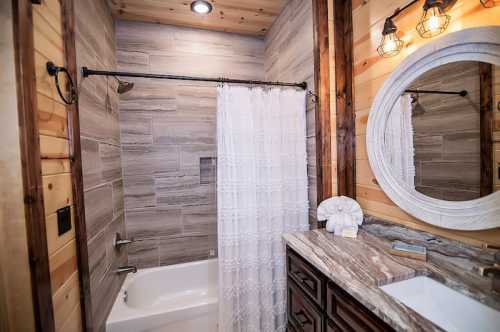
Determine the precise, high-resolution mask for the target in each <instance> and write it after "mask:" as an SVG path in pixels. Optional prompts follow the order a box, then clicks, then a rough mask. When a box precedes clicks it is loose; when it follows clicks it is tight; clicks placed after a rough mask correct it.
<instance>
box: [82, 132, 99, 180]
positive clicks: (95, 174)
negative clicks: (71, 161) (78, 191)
mask: <svg viewBox="0 0 500 332" xmlns="http://www.w3.org/2000/svg"><path fill="white" fill-rule="evenodd" d="M81 149H82V172H83V188H84V189H88V188H91V187H94V186H96V185H98V184H100V183H101V158H100V156H99V144H98V143H97V142H95V141H93V140H90V139H86V138H82V139H81Z"/></svg>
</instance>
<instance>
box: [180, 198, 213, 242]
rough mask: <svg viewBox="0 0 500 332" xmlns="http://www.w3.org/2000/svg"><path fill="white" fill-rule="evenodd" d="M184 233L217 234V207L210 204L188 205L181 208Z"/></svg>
mask: <svg viewBox="0 0 500 332" xmlns="http://www.w3.org/2000/svg"><path fill="white" fill-rule="evenodd" d="M182 226H183V234H184V235H215V234H217V207H216V205H215V204H212V205H199V206H188V207H184V208H183V209H182Z"/></svg>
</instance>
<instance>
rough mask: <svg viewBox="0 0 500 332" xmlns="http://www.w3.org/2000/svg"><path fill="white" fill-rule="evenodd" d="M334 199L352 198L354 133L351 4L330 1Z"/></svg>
mask: <svg viewBox="0 0 500 332" xmlns="http://www.w3.org/2000/svg"><path fill="white" fill-rule="evenodd" d="M333 3H334V8H333V24H334V28H333V30H334V33H333V36H334V39H333V40H334V45H335V47H334V49H335V52H334V53H335V55H334V58H335V89H336V102H335V104H336V112H337V116H336V122H337V185H338V189H337V192H338V195H339V196H340V195H343V196H348V197H351V198H354V199H355V198H356V130H355V114H354V92H353V73H352V70H353V68H352V63H353V54H352V53H353V42H352V38H353V37H352V2H351V0H334V1H333Z"/></svg>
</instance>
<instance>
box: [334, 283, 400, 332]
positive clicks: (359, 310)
mask: <svg viewBox="0 0 500 332" xmlns="http://www.w3.org/2000/svg"><path fill="white" fill-rule="evenodd" d="M326 313H327V315H328V317H329V318H330V319H331V320H332V321H333V322H334V323H335V326H336V327H338V328H339V329H340V331H356V332H358V331H360V332H361V331H393V329H392V328H391V327H390V326H389V325H387V324H386V323H385V322H384V321H382V320H381V319H380V318H378V317H377V316H375V314H373V313H372V312H370V311H369V310H368V309H366V308H365V307H364V306H363V305H362V304H361V303H359V302H358V301H356V300H355V299H354V298H353V297H352V296H350V295H349V294H347V293H346V292H345V291H344V290H342V289H341V288H340V287H338V286H337V285H336V284H334V283H333V282H328V286H327V290H326ZM333 331H335V330H333Z"/></svg>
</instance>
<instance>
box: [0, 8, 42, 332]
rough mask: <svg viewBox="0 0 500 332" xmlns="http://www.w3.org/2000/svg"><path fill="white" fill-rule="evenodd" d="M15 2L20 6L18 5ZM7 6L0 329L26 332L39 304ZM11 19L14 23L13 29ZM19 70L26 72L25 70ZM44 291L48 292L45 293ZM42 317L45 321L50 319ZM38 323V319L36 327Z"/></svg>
mask: <svg viewBox="0 0 500 332" xmlns="http://www.w3.org/2000/svg"><path fill="white" fill-rule="evenodd" d="M17 6H21V4H19V3H18V4H17ZM18 8H19V7H18ZM18 8H16V10H18ZM13 10H14V8H13V1H0V31H2V33H0V65H1V67H2V74H1V75H0V100H1V104H2V108H1V111H0V123H1V124H2V131H1V133H0V136H1V140H2V144H1V145H0V165H1V167H0V197H2V199H1V203H0V210H1V211H2V213H0V243H1V244H2V248H1V250H0V266H1V268H0V331H3V332H15V331H26V332H30V331H35V329H36V325H37V323H36V319H35V312H36V313H37V314H36V315H37V316H38V312H39V311H35V310H34V304H35V305H36V304H38V303H39V302H38V300H34V296H33V295H34V294H33V293H35V294H37V289H32V287H31V285H32V283H31V281H32V278H31V276H32V274H33V272H34V271H32V270H31V269H30V252H29V245H28V241H29V240H30V239H31V237H30V236H28V229H30V227H29V226H30V225H29V224H28V223H27V218H28V216H29V213H26V212H25V203H24V202H25V199H24V198H25V195H27V193H25V192H24V190H23V185H25V184H23V182H24V181H23V180H24V179H23V168H22V162H21V159H22V157H23V155H24V154H23V152H24V149H23V148H22V144H23V143H24V140H23V139H22V136H24V135H23V131H24V130H25V129H27V127H26V126H24V128H20V123H22V121H23V120H24V116H23V115H24V114H26V113H29V112H24V108H22V107H20V106H19V105H22V104H23V100H24V98H23V97H24V95H23V96H20V95H21V94H22V92H23V91H24V90H23V89H22V88H20V87H21V86H22V85H23V84H22V83H21V82H20V81H21V77H19V76H17V75H18V74H19V69H21V68H19V67H22V66H17V65H19V64H20V63H22V56H20V52H19V51H20V49H19V48H18V49H17V50H16V48H15V47H16V46H15V45H16V42H17V43H19V42H20V40H21V39H22V37H21V36H20V34H18V33H19V32H20V29H23V27H21V26H20V24H19V23H20V20H22V19H23V18H21V17H19V16H17V17H16V16H15V15H14V11H13ZM18 13H19V11H17V14H18ZM24 19H26V17H24ZM13 22H15V25H16V27H15V28H14V24H13ZM16 34H17V35H16ZM18 45H19V44H18ZM16 60H17V61H16ZM16 62H17V63H16ZM22 69H26V70H27V68H22ZM31 83H32V82H31ZM18 86H19V87H18ZM18 95H19V96H18ZM26 111H27V110H26ZM30 111H31V109H30ZM37 159H38V158H37ZM39 254H40V253H39ZM31 257H33V256H31ZM47 270H48V269H47ZM40 286H42V285H40ZM38 290H40V288H38ZM47 293H48V294H50V291H49V292H47ZM38 294H39V293H38ZM48 316H50V315H48ZM45 318H47V320H50V317H45ZM41 321H45V320H43V319H42V320H41ZM42 324H43V323H42V322H40V324H39V325H42ZM45 327H47V326H46V325H45Z"/></svg>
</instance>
